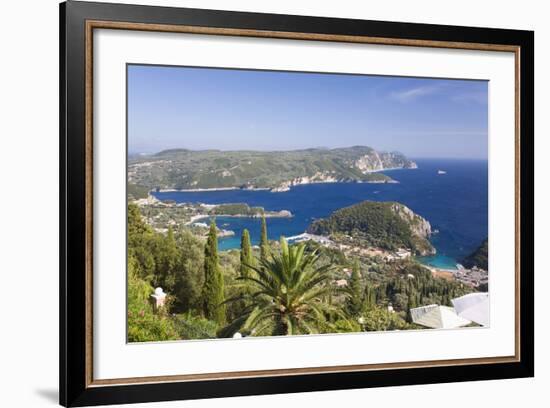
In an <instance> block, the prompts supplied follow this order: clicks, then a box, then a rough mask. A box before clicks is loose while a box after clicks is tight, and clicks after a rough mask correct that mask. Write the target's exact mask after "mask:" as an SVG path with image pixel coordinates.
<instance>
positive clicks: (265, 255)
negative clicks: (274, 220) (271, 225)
mask: <svg viewBox="0 0 550 408" xmlns="http://www.w3.org/2000/svg"><path fill="white" fill-rule="evenodd" d="M269 253H270V249H269V241H268V239H267V224H266V222H265V215H262V233H261V235H260V259H261V260H262V261H266V260H268V259H269Z"/></svg>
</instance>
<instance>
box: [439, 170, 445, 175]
mask: <svg viewBox="0 0 550 408" xmlns="http://www.w3.org/2000/svg"><path fill="white" fill-rule="evenodd" d="M437 174H447V172H446V171H444V170H437Z"/></svg>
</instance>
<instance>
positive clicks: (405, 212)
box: [307, 201, 435, 255]
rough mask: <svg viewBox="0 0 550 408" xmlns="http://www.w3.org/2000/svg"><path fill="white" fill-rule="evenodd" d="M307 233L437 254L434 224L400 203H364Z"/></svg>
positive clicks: (322, 221)
mask: <svg viewBox="0 0 550 408" xmlns="http://www.w3.org/2000/svg"><path fill="white" fill-rule="evenodd" d="M307 232H309V233H311V234H317V235H325V236H331V237H333V238H334V237H336V238H337V237H338V235H348V236H351V237H353V239H354V240H360V241H363V242H364V243H365V244H368V245H372V246H377V247H380V248H385V249H390V250H396V249H398V248H408V249H410V250H411V251H412V252H413V253H415V254H418V255H428V254H433V253H435V248H434V247H433V246H432V245H431V244H430V242H429V241H428V237H429V236H430V234H431V226H430V223H429V222H428V221H426V220H425V219H424V218H422V217H421V216H419V215H417V214H415V213H414V212H413V211H412V210H410V209H409V208H408V207H406V206H404V205H403V204H400V203H396V202H375V201H363V202H361V203H359V204H355V205H352V206H351V207H346V208H342V209H340V210H337V211H335V212H334V213H332V214H331V215H330V216H329V217H328V218H324V219H320V220H316V221H314V222H313V223H312V224H311V225H310V226H309V228H308V231H307Z"/></svg>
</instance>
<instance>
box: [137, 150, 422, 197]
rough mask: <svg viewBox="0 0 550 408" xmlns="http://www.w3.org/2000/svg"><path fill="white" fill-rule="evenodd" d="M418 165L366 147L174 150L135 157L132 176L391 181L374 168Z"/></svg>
mask: <svg viewBox="0 0 550 408" xmlns="http://www.w3.org/2000/svg"><path fill="white" fill-rule="evenodd" d="M415 166H416V165H415V164H414V162H412V161H410V160H408V159H407V158H406V157H405V156H403V155H402V154H400V153H396V152H393V153H383V152H376V151H375V150H374V149H372V148H370V147H365V146H355V147H349V148H340V149H306V150H293V151H273V152H260V151H220V150H202V151H192V150H186V149H173V150H165V151H162V152H160V153H157V154H155V155H150V156H138V157H135V158H133V159H130V161H129V166H128V177H129V180H130V182H131V183H132V184H137V185H139V186H143V187H146V188H148V189H154V188H176V189H189V188H221V187H256V188H274V187H277V186H279V185H281V184H282V183H285V182H289V181H291V180H294V179H296V178H299V177H308V178H312V179H313V180H315V181H322V180H323V179H328V178H331V179H336V180H339V181H387V180H391V178H390V177H388V176H386V175H384V174H381V173H371V171H375V170H382V169H385V168H395V167H397V168H412V167H415Z"/></svg>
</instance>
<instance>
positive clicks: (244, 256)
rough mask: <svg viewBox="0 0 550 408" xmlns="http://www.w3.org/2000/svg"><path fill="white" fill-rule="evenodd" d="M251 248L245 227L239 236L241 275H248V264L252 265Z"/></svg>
mask: <svg viewBox="0 0 550 408" xmlns="http://www.w3.org/2000/svg"><path fill="white" fill-rule="evenodd" d="M252 262H253V258H252V248H251V245H250V234H249V233H248V230H247V229H246V228H245V229H244V230H243V234H242V236H241V269H240V273H241V277H248V276H250V272H251V270H250V265H252Z"/></svg>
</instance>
